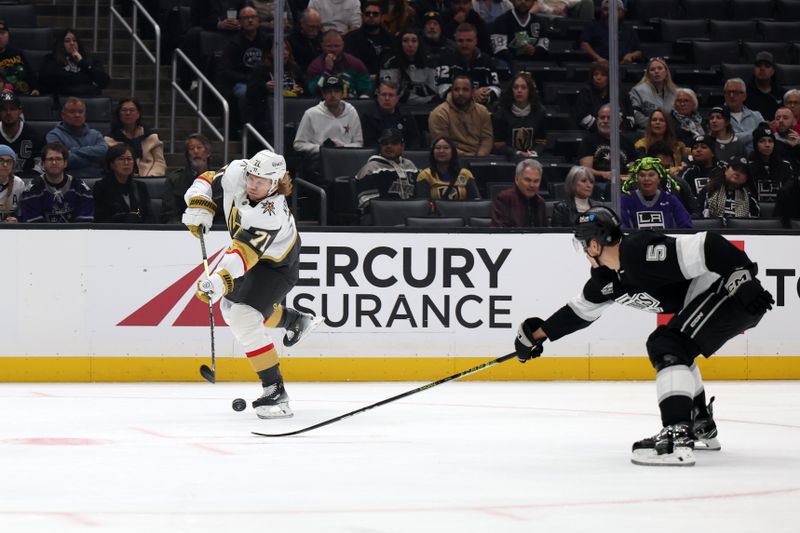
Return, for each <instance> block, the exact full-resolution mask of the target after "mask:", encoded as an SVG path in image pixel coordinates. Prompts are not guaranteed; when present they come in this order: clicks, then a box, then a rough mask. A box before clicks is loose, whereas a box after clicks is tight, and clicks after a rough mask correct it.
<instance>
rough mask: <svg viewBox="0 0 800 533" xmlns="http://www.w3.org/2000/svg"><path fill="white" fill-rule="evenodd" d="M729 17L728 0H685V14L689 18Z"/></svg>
mask: <svg viewBox="0 0 800 533" xmlns="http://www.w3.org/2000/svg"><path fill="white" fill-rule="evenodd" d="M709 14H712V15H713V16H714V18H718V19H725V18H729V14H728V0H683V16H684V17H685V18H687V19H700V18H709V17H708V15H709Z"/></svg>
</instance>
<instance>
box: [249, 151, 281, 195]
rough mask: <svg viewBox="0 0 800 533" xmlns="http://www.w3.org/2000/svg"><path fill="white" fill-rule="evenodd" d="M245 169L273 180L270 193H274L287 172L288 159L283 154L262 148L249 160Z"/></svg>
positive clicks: (260, 176)
mask: <svg viewBox="0 0 800 533" xmlns="http://www.w3.org/2000/svg"><path fill="white" fill-rule="evenodd" d="M245 171H246V172H247V173H248V174H252V175H254V176H258V177H259V178H267V179H271V180H272V186H271V187H270V189H269V194H270V195H271V194H273V193H274V192H275V191H276V190H277V189H278V182H279V181H280V180H281V178H283V175H284V174H286V160H285V159H284V158H283V156H282V155H280V154H276V153H275V152H272V151H270V150H261V151H260V152H258V153H257V154H256V155H254V156H253V157H251V158H250V159H248V160H247V165H246V166H245Z"/></svg>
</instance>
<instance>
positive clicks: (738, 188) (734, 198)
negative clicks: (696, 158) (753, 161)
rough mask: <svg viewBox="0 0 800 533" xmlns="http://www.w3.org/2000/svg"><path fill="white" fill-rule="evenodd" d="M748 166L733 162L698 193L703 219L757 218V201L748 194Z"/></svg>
mask: <svg viewBox="0 0 800 533" xmlns="http://www.w3.org/2000/svg"><path fill="white" fill-rule="evenodd" d="M749 179H750V175H749V170H748V166H747V165H746V164H744V163H742V162H739V161H734V162H733V163H731V164H730V165H729V166H728V167H727V168H726V169H725V171H724V172H723V173H719V172H715V173H714V174H712V176H711V179H710V180H709V181H708V183H706V186H705V187H704V188H703V190H702V191H700V196H699V197H698V199H697V200H698V203H699V204H700V206H701V208H702V214H703V218H758V216H759V213H760V208H759V205H758V201H756V199H755V197H754V196H753V195H752V194H750V191H749V189H748V187H747V182H748V181H749Z"/></svg>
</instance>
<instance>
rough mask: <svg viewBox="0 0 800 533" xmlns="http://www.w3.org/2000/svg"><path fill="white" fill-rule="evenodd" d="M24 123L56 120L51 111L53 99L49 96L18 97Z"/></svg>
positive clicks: (53, 112)
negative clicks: (23, 115) (23, 114)
mask: <svg viewBox="0 0 800 533" xmlns="http://www.w3.org/2000/svg"><path fill="white" fill-rule="evenodd" d="M18 98H19V101H20V102H22V110H23V112H24V113H25V121H26V122H27V121H29V120H47V121H49V120H55V119H56V118H58V117H57V116H56V112H55V111H54V110H53V98H52V97H51V96H50V95H44V96H24V95H20V96H19V97H18Z"/></svg>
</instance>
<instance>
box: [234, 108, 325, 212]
mask: <svg viewBox="0 0 800 533" xmlns="http://www.w3.org/2000/svg"><path fill="white" fill-rule="evenodd" d="M250 135H252V136H253V137H254V138H255V139H256V140H257V141H258V142H260V143H261V145H262V146H264V147H265V148H267V149H269V150H272V151H273V152H274V151H275V149H274V148H273V147H272V145H271V144H269V142H267V140H266V139H265V138H264V136H263V135H261V134H260V133H259V132H258V130H256V129H255V128H254V127H253V125H252V124H250V123H249V122H248V123H246V124H245V125H244V127H243V128H242V158H243V159H244V158H246V157H247V154H248V153H249V152H248V151H247V141H248V137H249V136H250ZM226 161H227V159H226ZM293 183H294V184H295V185H296V186H295V187H292V209H293V210H294V212H295V213H297V190H298V189H300V188H305V189H308V190H310V191H312V192H313V193H315V194H317V195H318V196H319V223H320V225H322V226H327V225H328V193H327V192H326V191H325V189H323V188H322V187H320V186H319V185H314V184H313V183H311V182H310V181H307V180H304V179H303V178H297V177H295V178H294V180H293Z"/></svg>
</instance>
